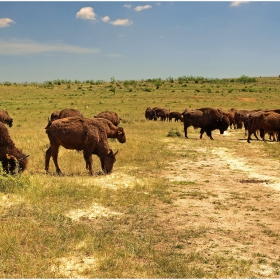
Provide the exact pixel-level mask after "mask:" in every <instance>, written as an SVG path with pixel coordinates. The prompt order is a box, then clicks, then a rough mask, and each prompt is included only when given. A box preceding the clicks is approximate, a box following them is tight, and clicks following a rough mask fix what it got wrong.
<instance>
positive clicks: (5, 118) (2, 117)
mask: <svg viewBox="0 0 280 280" xmlns="http://www.w3.org/2000/svg"><path fill="white" fill-rule="evenodd" d="M0 122H2V123H5V124H7V125H8V126H9V127H12V126H13V119H12V118H11V117H10V116H9V114H8V112H7V111H6V110H0Z"/></svg>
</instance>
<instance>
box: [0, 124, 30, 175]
mask: <svg viewBox="0 0 280 280" xmlns="http://www.w3.org/2000/svg"><path fill="white" fill-rule="evenodd" d="M27 157H28V156H27V155H25V154H24V153H22V151H21V150H19V149H18V148H16V146H15V143H14V142H13V140H12V139H11V137H10V135H9V132H8V129H7V127H6V126H5V125H4V124H3V123H1V122H0V161H1V163H2V167H3V170H4V171H5V172H6V173H11V174H14V173H15V172H16V169H17V167H18V171H19V172H23V171H24V170H25V169H26V167H27V163H28V160H27Z"/></svg>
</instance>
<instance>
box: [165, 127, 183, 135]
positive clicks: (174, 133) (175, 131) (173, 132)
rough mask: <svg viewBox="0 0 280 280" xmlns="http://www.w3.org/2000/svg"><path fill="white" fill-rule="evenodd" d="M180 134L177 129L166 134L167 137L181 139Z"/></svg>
mask: <svg viewBox="0 0 280 280" xmlns="http://www.w3.org/2000/svg"><path fill="white" fill-rule="evenodd" d="M181 136H182V134H181V132H180V131H178V129H177V128H171V130H170V131H169V132H168V134H167V137H181Z"/></svg>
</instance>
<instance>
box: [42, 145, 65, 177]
mask: <svg viewBox="0 0 280 280" xmlns="http://www.w3.org/2000/svg"><path fill="white" fill-rule="evenodd" d="M58 149H59V146H56V145H55V146H54V145H53V146H51V147H50V151H51V156H52V158H53V162H54V165H55V169H56V173H57V175H62V172H61V170H60V168H59V166H58V162H57V157H58ZM47 152H48V151H47ZM46 161H47V159H46Z"/></svg>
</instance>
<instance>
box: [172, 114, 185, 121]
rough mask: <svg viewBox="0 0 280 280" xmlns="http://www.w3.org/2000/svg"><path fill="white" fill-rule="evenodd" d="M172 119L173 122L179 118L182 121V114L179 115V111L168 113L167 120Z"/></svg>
mask: <svg viewBox="0 0 280 280" xmlns="http://www.w3.org/2000/svg"><path fill="white" fill-rule="evenodd" d="M172 119H175V122H178V121H179V120H180V121H181V122H182V121H183V116H182V115H181V113H180V112H170V113H169V121H170V122H171V121H172Z"/></svg>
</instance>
